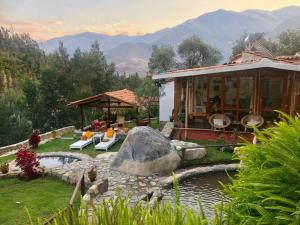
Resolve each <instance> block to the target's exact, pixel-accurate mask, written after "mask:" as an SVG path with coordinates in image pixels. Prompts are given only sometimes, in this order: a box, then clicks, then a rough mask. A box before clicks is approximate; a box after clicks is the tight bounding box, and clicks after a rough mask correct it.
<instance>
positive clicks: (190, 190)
mask: <svg viewBox="0 0 300 225" xmlns="http://www.w3.org/2000/svg"><path fill="white" fill-rule="evenodd" d="M228 174H229V175H230V176H231V177H234V176H235V174H236V173H235V172H230V173H228ZM219 182H222V183H223V184H227V183H229V182H230V179H229V177H228V175H227V173H225V172H216V173H207V174H202V175H199V176H196V177H190V178H188V179H187V180H185V181H183V182H182V183H181V184H180V185H179V187H180V201H181V203H182V204H183V205H185V206H187V207H192V208H194V209H195V210H196V211H199V210H200V208H199V204H198V198H199V197H200V198H201V200H202V203H203V204H204V213H205V215H206V216H208V217H212V216H213V214H214V210H213V208H212V206H213V205H214V204H216V203H221V202H222V197H223V202H227V201H228V200H229V198H228V197H226V196H224V195H222V186H221V184H220V183H219ZM164 194H165V197H164V199H171V200H172V201H173V198H174V193H173V189H168V190H165V191H164Z"/></svg>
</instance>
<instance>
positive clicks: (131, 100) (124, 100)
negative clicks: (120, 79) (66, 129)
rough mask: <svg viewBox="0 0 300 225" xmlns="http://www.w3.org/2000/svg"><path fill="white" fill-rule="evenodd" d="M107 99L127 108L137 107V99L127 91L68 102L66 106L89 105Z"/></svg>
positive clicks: (132, 93)
mask: <svg viewBox="0 0 300 225" xmlns="http://www.w3.org/2000/svg"><path fill="white" fill-rule="evenodd" d="M108 98H109V99H111V101H117V102H119V103H120V104H123V105H124V104H125V105H129V106H135V105H137V102H138V101H137V97H136V96H135V94H134V92H133V91H130V90H128V89H123V90H118V91H110V92H105V93H102V94H98V95H94V96H91V97H87V98H84V99H80V100H77V101H74V102H70V103H69V104H68V106H79V105H84V104H89V103H93V102H97V101H100V100H107V99H108Z"/></svg>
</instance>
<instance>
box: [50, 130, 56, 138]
mask: <svg viewBox="0 0 300 225" xmlns="http://www.w3.org/2000/svg"><path fill="white" fill-rule="evenodd" d="M51 136H52V139H56V138H57V132H56V130H53V131H51Z"/></svg>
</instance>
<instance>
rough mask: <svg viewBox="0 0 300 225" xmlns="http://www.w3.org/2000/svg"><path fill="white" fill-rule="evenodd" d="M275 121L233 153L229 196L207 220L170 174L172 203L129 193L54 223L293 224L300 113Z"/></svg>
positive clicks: (299, 203)
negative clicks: (132, 199) (135, 198)
mask: <svg viewBox="0 0 300 225" xmlns="http://www.w3.org/2000/svg"><path fill="white" fill-rule="evenodd" d="M281 117H282V121H281V122H278V123H276V127H273V128H269V129H266V130H263V131H259V130H255V135H256V136H257V139H258V140H259V142H260V143H259V144H258V145H253V144H251V143H246V144H245V146H243V147H240V148H238V149H237V151H236V153H237V155H238V157H239V159H240V160H241V161H242V165H243V166H242V168H241V169H240V171H239V173H238V175H237V178H236V179H234V180H233V181H232V184H229V185H224V188H225V191H226V192H227V193H228V195H229V196H230V197H231V201H230V202H229V203H226V204H220V205H219V206H217V208H216V209H215V215H214V218H213V219H212V220H210V221H209V219H208V218H206V217H205V215H204V213H203V206H202V204H201V202H200V201H199V208H200V211H198V212H196V211H195V210H193V209H190V208H187V207H185V206H183V205H182V204H181V203H180V201H179V188H178V183H177V181H176V180H175V181H174V182H175V184H174V193H175V204H172V203H171V202H170V201H169V202H165V203H162V204H157V203H156V204H155V205H154V207H153V208H151V207H150V206H149V205H146V206H143V205H142V204H141V203H138V204H136V205H134V206H132V207H129V198H128V197H125V198H123V197H121V196H120V195H119V196H118V197H117V198H116V199H115V200H113V199H111V200H109V201H107V202H103V203H102V204H100V205H99V206H97V207H96V206H92V207H93V215H92V216H91V217H88V215H87V207H88V206H83V209H82V210H81V211H80V213H79V214H78V213H73V212H71V213H70V214H71V216H69V214H68V213H63V212H58V213H57V217H56V220H55V221H54V222H53V224H55V225H71V224H72V225H87V224H92V225H98V224H99V225H100V224H101V225H125V224H126V225H127V224H128V225H129V224H133V225H183V224H186V225H208V224H211V225H221V224H222V225H235V224H243V225H254V224H272V225H281V224H283V225H285V224H290V225H299V224H300V116H299V115H298V116H297V117H295V118H291V117H289V116H287V115H285V114H281Z"/></svg>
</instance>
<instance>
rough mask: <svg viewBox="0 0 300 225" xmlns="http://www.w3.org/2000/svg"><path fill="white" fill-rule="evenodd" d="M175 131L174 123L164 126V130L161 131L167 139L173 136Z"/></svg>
mask: <svg viewBox="0 0 300 225" xmlns="http://www.w3.org/2000/svg"><path fill="white" fill-rule="evenodd" d="M173 129H174V123H173V122H167V123H166V124H165V126H164V128H163V129H162V131H161V134H162V135H163V136H165V137H166V138H170V137H171V134H172V132H173Z"/></svg>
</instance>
